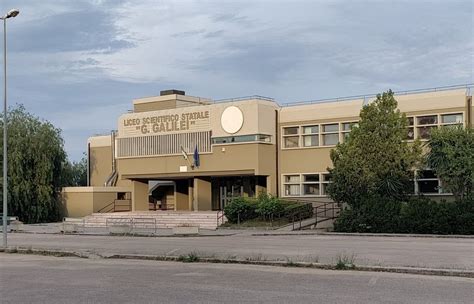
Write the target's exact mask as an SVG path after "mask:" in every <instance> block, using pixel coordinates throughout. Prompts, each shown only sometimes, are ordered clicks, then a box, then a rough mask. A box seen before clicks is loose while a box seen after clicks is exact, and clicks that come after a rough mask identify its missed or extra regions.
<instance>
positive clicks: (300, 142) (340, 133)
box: [280, 120, 359, 150]
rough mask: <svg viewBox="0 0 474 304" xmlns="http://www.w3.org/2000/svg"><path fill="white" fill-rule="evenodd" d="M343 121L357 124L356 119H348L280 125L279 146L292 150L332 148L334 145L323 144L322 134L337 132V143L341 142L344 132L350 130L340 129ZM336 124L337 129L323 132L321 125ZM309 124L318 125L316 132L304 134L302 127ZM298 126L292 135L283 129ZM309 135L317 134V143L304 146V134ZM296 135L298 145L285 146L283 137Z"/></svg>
mask: <svg viewBox="0 0 474 304" xmlns="http://www.w3.org/2000/svg"><path fill="white" fill-rule="evenodd" d="M345 123H349V124H357V123H359V121H358V120H350V121H338V122H335V121H333V122H324V123H321V122H318V123H307V124H301V125H287V126H281V127H280V132H281V144H280V148H281V149H282V150H294V149H319V148H333V147H335V146H336V145H323V136H324V135H326V134H338V139H339V143H342V142H343V140H344V138H343V137H344V134H346V133H349V132H350V131H342V125H343V124H345ZM336 124H337V125H338V131H337V132H335V131H331V132H323V126H324V125H336ZM310 126H318V131H319V132H318V133H308V134H304V133H303V132H304V128H305V127H310ZM294 127H298V134H292V135H285V129H286V128H294ZM305 135H306V136H311V135H318V145H317V146H305V145H304V136H305ZM292 136H294V137H296V136H298V147H286V146H285V138H286V137H292Z"/></svg>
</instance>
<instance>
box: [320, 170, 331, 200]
mask: <svg viewBox="0 0 474 304" xmlns="http://www.w3.org/2000/svg"><path fill="white" fill-rule="evenodd" d="M322 175H323V181H322V183H321V186H322V188H321V195H327V188H328V184H329V183H330V182H331V175H330V174H329V173H324V174H322Z"/></svg>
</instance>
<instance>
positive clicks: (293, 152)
mask: <svg viewBox="0 0 474 304" xmlns="http://www.w3.org/2000/svg"><path fill="white" fill-rule="evenodd" d="M395 98H396V99H397V101H398V108H399V109H400V111H402V112H404V113H406V115H407V117H411V116H415V117H416V116H424V115H433V114H448V113H462V114H463V115H464V125H465V126H467V123H468V120H469V119H468V118H469V113H468V107H467V98H466V91H465V90H464V89H463V90H450V91H442V92H430V93H420V94H410V95H395ZM367 102H371V100H370V99H367V100H365V101H364V99H358V100H349V101H340V102H330V103H322V104H309V105H302V106H290V107H284V108H282V109H281V110H280V130H279V131H280V144H279V161H278V164H279V173H280V177H279V180H280V195H283V194H284V193H283V188H284V186H283V184H284V176H283V175H285V174H286V175H290V174H303V173H324V172H327V168H330V167H332V161H331V159H330V151H331V150H332V149H334V147H335V146H320V147H301V146H300V147H298V148H284V144H283V136H282V134H283V128H284V127H290V126H304V125H312V124H328V123H343V122H351V121H358V120H359V113H360V110H361V109H362V107H363V105H364V104H366V103H367ZM340 129H341V125H340ZM320 132H321V130H320ZM341 140H342V134H341V135H340V141H341ZM440 196H443V195H440ZM301 197H303V198H304V197H306V198H310V197H311V196H303V195H301ZM313 198H314V197H313ZM324 198H327V197H325V196H322V197H317V198H315V199H318V200H321V199H324Z"/></svg>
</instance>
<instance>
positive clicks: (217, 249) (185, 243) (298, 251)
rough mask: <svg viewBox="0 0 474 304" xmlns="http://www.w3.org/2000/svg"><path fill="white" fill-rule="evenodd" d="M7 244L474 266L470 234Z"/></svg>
mask: <svg viewBox="0 0 474 304" xmlns="http://www.w3.org/2000/svg"><path fill="white" fill-rule="evenodd" d="M9 246H20V247H32V248H35V249H36V248H41V249H56V250H72V251H78V252H90V253H98V254H101V255H109V254H110V255H112V254H144V255H173V256H179V255H186V254H189V253H191V252H196V253H198V254H199V255H201V256H203V257H218V258H247V259H254V260H284V261H285V260H291V261H295V262H296V261H305V262H319V263H327V264H334V263H336V262H337V260H338V259H339V257H341V256H345V257H346V258H348V259H354V263H355V264H356V265H368V266H395V267H404V266H405V267H406V266H408V267H421V268H438V269H458V270H470V271H472V270H474V239H472V238H466V239H463V238H423V237H374V236H371V237H367V236H337V235H279V236H275V235H273V236H252V235H249V234H235V235H232V236H212V237H211V236H200V237H122V236H90V235H58V234H25V233H11V234H9Z"/></svg>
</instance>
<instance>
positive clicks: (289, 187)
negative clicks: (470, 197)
mask: <svg viewBox="0 0 474 304" xmlns="http://www.w3.org/2000/svg"><path fill="white" fill-rule="evenodd" d="M413 174H414V178H413V187H410V189H408V191H409V193H412V194H442V193H445V192H443V189H442V187H441V181H440V180H439V178H438V177H436V175H435V173H434V172H433V171H431V170H423V171H418V172H417V173H415V172H414V173H413ZM330 182H331V176H330V175H329V173H327V172H324V173H302V174H288V175H283V196H327V186H328V184H329V183H330Z"/></svg>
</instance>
